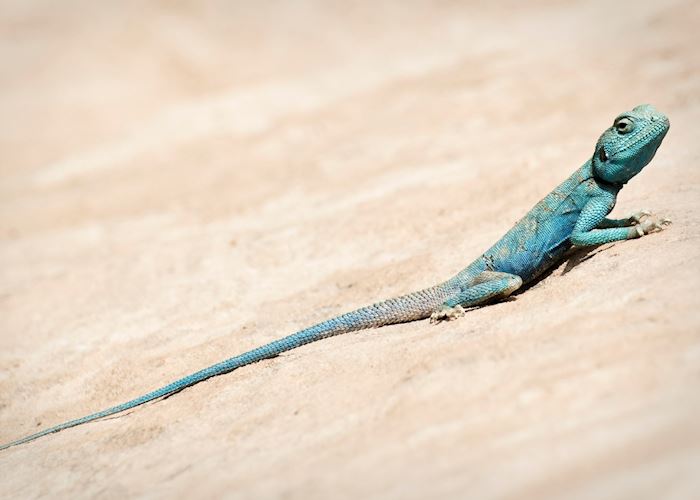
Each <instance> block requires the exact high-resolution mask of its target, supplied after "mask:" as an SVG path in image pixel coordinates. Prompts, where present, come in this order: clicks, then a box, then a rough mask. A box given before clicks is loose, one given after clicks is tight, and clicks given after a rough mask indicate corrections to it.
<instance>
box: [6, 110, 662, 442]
mask: <svg viewBox="0 0 700 500" xmlns="http://www.w3.org/2000/svg"><path fill="white" fill-rule="evenodd" d="M668 129H669V120H668V118H667V117H666V116H665V115H663V114H662V113H660V112H658V111H657V110H656V109H654V108H653V107H652V106H650V105H641V106H637V107H636V108H634V109H633V110H632V111H629V112H627V113H623V114H621V115H620V116H618V117H617V118H616V119H615V121H614V123H613V125H612V126H611V127H610V128H608V129H607V130H605V132H603V135H601V136H600V139H599V140H598V142H597V144H596V146H595V150H594V153H593V156H592V157H591V158H590V159H589V160H588V161H586V163H584V164H583V166H582V167H581V168H579V169H578V170H576V171H575V172H574V173H573V174H572V175H571V177H569V178H568V179H567V180H565V181H564V182H563V183H562V184H560V185H559V186H558V187H557V188H556V189H554V191H552V192H551V193H549V194H548V195H547V196H546V197H545V198H544V199H543V200H542V201H540V202H539V203H537V205H535V206H534V208H532V210H530V211H529V212H528V213H527V215H525V217H523V218H522V219H521V220H520V221H518V222H517V223H516V224H515V226H513V228H512V229H511V230H510V231H508V232H507V233H506V234H505V235H504V236H503V237H502V238H501V239H500V240H498V241H497V242H496V244H494V245H493V246H492V247H491V248H489V249H488V250H487V251H486V252H485V253H484V254H483V255H481V256H480V257H479V258H477V259H476V260H475V261H474V262H472V263H471V264H470V265H469V266H468V267H466V268H465V269H464V270H462V271H461V272H460V273H458V274H457V275H456V276H454V277H452V278H450V279H449V280H447V281H445V282H443V283H441V284H439V285H436V286H433V287H430V288H426V289H424V290H420V291H418V292H414V293H410V294H408V295H403V296H401V297H397V298H393V299H389V300H386V301H383V302H379V303H376V304H374V305H371V306H368V307H363V308H360V309H357V310H355V311H352V312H349V313H346V314H342V315H340V316H337V317H335V318H332V319H329V320H327V321H324V322H322V323H319V324H317V325H314V326H312V327H309V328H306V329H304V330H301V331H299V332H296V333H294V334H292V335H289V336H287V337H284V338H281V339H279V340H275V341H274V342H270V343H269V344H266V345H263V346H261V347H258V348H256V349H253V350H251V351H249V352H246V353H244V354H240V355H238V356H234V357H232V358H229V359H227V360H225V361H221V362H220V363H216V364H215V365H212V366H210V367H208V368H205V369H203V370H200V371H198V372H196V373H193V374H191V375H188V376H186V377H183V378H181V379H179V380H176V381H174V382H172V383H170V384H168V385H165V386H163V387H161V388H159V389H156V390H154V391H152V392H149V393H147V394H144V395H142V396H139V397H137V398H135V399H132V400H131V401H127V402H126V403H122V404H120V405H117V406H113V407H111V408H107V409H106V410H102V411H99V412H97V413H93V414H91V415H87V416H85V417H82V418H78V419H76V420H70V421H68V422H64V423H62V424H59V425H56V426H54V427H49V428H47V429H44V430H42V431H40V432H37V433H35V434H32V435H29V436H26V437H24V438H21V439H18V440H16V441H13V442H10V443H7V444H4V445H2V446H0V450H1V449H6V448H9V447H10V446H15V445H18V444H22V443H26V442H28V441H32V440H34V439H37V438H39V437H41V436H45V435H47V434H51V433H53V432H58V431H61V430H64V429H68V428H69V427H74V426H76V425H80V424H84V423H86V422H91V421H93V420H97V419H100V418H103V417H107V416H109V415H114V414H115V413H119V412H123V411H125V410H128V409H130V408H134V407H135V406H139V405H142V404H144V403H147V402H149V401H153V400H155V399H158V398H162V397H165V396H168V395H171V394H174V393H176V392H178V391H181V390H182V389H184V388H186V387H189V386H191V385H194V384H196V383H198V382H201V381H203V380H206V379H208V378H210V377H214V376H216V375H221V374H223V373H228V372H230V371H232V370H235V369H236V368H240V367H242V366H245V365H248V364H251V363H255V362H258V361H261V360H264V359H267V358H271V357H274V356H277V355H278V354H280V353H282V352H285V351H289V350H290V349H295V348H297V347H300V346H303V345H304V344H308V343H309V342H314V341H316V340H321V339H324V338H326V337H330V336H333V335H338V334H341V333H345V332H350V331H355V330H361V329H365V328H376V327H380V326H384V325H389V324H394V323H403V322H408V321H415V320H420V319H425V318H430V319H431V322H439V321H441V320H449V319H453V318H456V317H459V316H461V315H463V314H464V309H465V308H467V307H472V306H477V305H481V304H484V303H486V302H488V301H490V300H497V299H502V298H505V297H508V296H509V295H510V294H512V293H513V292H515V291H516V290H517V289H518V288H520V287H521V286H523V284H527V283H531V282H532V281H533V280H535V279H537V278H538V277H539V276H541V275H542V273H544V272H545V271H547V270H548V269H551V268H552V267H553V266H555V265H556V264H557V263H558V262H560V260H561V258H562V257H563V256H564V253H565V252H566V251H567V250H568V249H569V248H570V247H571V246H572V245H575V246H580V247H585V246H594V245H600V244H603V243H610V242H613V241H620V240H627V239H631V238H638V237H640V236H643V235H646V234H649V233H651V232H654V231H658V230H661V229H663V228H664V227H665V226H666V225H668V224H669V223H670V221H669V220H668V219H661V218H658V217H655V216H653V215H652V214H650V213H649V212H644V211H640V212H637V213H636V214H634V215H631V216H630V217H627V218H624V219H609V218H607V217H606V216H607V215H608V214H609V213H610V212H611V211H612V209H613V207H614V206H615V201H616V198H617V194H618V192H619V191H620V189H622V187H623V186H624V185H625V184H626V183H627V182H628V181H629V180H630V179H631V178H632V177H634V176H635V175H636V174H638V173H639V172H640V171H641V170H642V169H643V168H644V167H645V166H646V165H647V164H648V163H649V162H650V161H651V159H652V158H653V157H654V155H655V153H656V150H657V149H658V147H659V146H660V145H661V142H662V141H663V139H664V137H665V136H666V133H667V132H668Z"/></svg>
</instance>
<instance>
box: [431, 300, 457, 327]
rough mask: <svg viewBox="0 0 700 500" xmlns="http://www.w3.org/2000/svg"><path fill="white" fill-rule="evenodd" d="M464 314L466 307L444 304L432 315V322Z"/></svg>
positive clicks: (450, 319) (448, 319)
mask: <svg viewBox="0 0 700 500" xmlns="http://www.w3.org/2000/svg"><path fill="white" fill-rule="evenodd" d="M462 316H464V308H463V307H462V306H460V305H456V306H454V307H449V306H443V307H442V308H440V309H438V310H437V311H435V312H434V313H433V314H431V315H430V323H431V324H433V325H434V324H437V323H440V322H441V321H452V320H454V319H457V318H461V317H462Z"/></svg>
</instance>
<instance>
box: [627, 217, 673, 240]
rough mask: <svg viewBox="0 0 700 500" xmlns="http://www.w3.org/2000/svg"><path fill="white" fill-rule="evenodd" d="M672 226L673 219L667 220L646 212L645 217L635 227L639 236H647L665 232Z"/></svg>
mask: <svg viewBox="0 0 700 500" xmlns="http://www.w3.org/2000/svg"><path fill="white" fill-rule="evenodd" d="M640 213H641V212H640ZM670 225H671V219H666V218H665V217H658V216H656V215H654V214H652V213H650V212H646V213H645V215H644V216H643V217H642V218H641V220H640V221H639V222H638V223H637V225H636V226H634V227H636V228H637V234H639V236H644V235H645V234H650V233H655V232H657V231H663V230H664V229H666V228H667V227H668V226H670Z"/></svg>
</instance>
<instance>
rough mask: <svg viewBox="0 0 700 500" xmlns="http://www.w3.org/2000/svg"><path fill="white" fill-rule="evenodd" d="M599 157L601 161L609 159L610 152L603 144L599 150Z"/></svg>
mask: <svg viewBox="0 0 700 500" xmlns="http://www.w3.org/2000/svg"><path fill="white" fill-rule="evenodd" d="M598 158H599V159H600V161H608V154H607V153H606V152H605V148H604V147H602V146H601V148H600V149H599V150H598Z"/></svg>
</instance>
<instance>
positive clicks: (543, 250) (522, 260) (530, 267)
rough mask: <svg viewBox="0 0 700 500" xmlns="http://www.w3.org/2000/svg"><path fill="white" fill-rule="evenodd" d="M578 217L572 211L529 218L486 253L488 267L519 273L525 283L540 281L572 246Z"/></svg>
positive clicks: (576, 211)
mask: <svg viewBox="0 0 700 500" xmlns="http://www.w3.org/2000/svg"><path fill="white" fill-rule="evenodd" d="M578 215H579V211H578V210H571V211H566V212H564V213H560V214H557V215H556V216H554V217H552V216H549V217H547V218H544V219H542V218H538V217H536V216H530V217H525V219H523V220H522V221H520V222H519V223H518V224H517V225H516V226H515V227H514V228H513V229H511V230H510V231H508V233H507V234H506V235H505V236H504V237H503V238H502V239H501V240H500V241H499V242H498V243H496V244H495V245H494V246H493V247H491V249H489V250H488V251H487V252H486V253H485V254H484V259H485V260H486V266H487V268H489V269H492V270H494V271H501V272H506V273H511V274H515V275H517V276H520V277H521V278H522V280H523V282H528V281H530V280H532V279H534V278H536V277H537V276H538V275H539V274H540V273H542V272H543V271H545V270H546V269H548V268H549V267H551V266H552V265H554V264H556V263H557V262H558V260H559V259H560V258H561V257H562V256H563V254H564V253H565V252H566V250H568V249H569V248H570V247H571V242H570V241H569V236H570V235H571V232H572V230H573V228H574V225H575V224H576V220H577V219H578Z"/></svg>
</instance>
